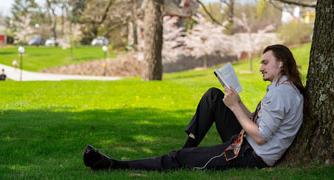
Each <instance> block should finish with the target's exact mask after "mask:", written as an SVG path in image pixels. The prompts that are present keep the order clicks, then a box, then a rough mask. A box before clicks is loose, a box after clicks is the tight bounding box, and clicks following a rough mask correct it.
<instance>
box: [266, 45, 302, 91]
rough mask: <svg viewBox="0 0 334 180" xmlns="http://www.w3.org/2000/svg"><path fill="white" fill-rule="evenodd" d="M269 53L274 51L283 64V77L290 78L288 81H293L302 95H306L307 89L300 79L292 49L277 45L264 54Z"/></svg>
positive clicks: (267, 49)
mask: <svg viewBox="0 0 334 180" xmlns="http://www.w3.org/2000/svg"><path fill="white" fill-rule="evenodd" d="M267 51H272V52H273V55H274V56H275V57H276V59H277V60H278V61H281V62H282V63H283V67H282V69H281V75H286V76H287V77H288V80H289V81H291V82H292V83H293V84H294V85H295V86H296V87H297V89H298V90H299V92H300V93H301V94H302V95H305V88H304V86H303V83H302V80H301V78H300V73H299V71H298V68H297V63H296V60H295V58H294V57H293V54H292V52H291V51H290V49H289V48H288V47H286V46H284V45H281V44H275V45H271V46H267V47H266V48H265V49H264V50H263V54H264V53H266V52H267Z"/></svg>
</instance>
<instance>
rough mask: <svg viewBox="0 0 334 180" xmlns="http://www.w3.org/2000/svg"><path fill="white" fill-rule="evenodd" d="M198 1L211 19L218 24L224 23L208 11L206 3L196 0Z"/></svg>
mask: <svg viewBox="0 0 334 180" xmlns="http://www.w3.org/2000/svg"><path fill="white" fill-rule="evenodd" d="M196 1H197V2H198V3H199V4H200V5H201V6H202V8H203V10H204V12H205V13H206V14H207V15H208V16H209V17H210V19H211V20H212V21H213V22H214V23H216V24H218V25H221V26H222V25H223V24H222V23H220V22H219V21H217V20H216V19H215V18H214V17H213V16H212V15H211V13H210V12H209V11H208V9H206V7H205V5H204V4H203V3H202V2H201V1H200V0H196Z"/></svg>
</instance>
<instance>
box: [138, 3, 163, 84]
mask: <svg viewBox="0 0 334 180" xmlns="http://www.w3.org/2000/svg"><path fill="white" fill-rule="evenodd" d="M162 5H163V1H162V0H148V1H146V8H145V18H144V24H145V31H144V41H145V42H144V44H145V45H144V60H145V64H146V68H145V72H144V75H143V79H145V80H162V62H161V59H162V58H161V52H162V32H163V28H162V11H161V8H162Z"/></svg>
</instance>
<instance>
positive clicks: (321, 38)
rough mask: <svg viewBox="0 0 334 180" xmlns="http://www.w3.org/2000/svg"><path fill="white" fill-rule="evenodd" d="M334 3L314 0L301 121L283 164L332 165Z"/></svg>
mask: <svg viewBox="0 0 334 180" xmlns="http://www.w3.org/2000/svg"><path fill="white" fill-rule="evenodd" d="M333 47H334V1H333V0H331V1H328V0H318V3H317V6H316V19H315V24H314V32H313V39H312V47H311V55H310V64H309V69H308V74H307V82H306V93H307V97H305V100H307V102H306V103H305V108H304V110H305V112H304V122H303V125H302V128H301V131H300V132H299V135H298V136H297V139H296V141H295V142H294V144H293V146H292V147H291V148H290V149H289V151H288V152H287V154H286V156H285V159H283V162H284V163H287V164H295V163H305V162H310V161H312V162H318V163H320V164H333V163H334V73H333V72H334V48H333Z"/></svg>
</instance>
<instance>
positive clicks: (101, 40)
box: [91, 36, 109, 46]
mask: <svg viewBox="0 0 334 180" xmlns="http://www.w3.org/2000/svg"><path fill="white" fill-rule="evenodd" d="M91 44H92V45H93V46H106V45H108V44H109V40H108V39H107V38H105V37H102V36H99V37H97V38H94V39H93V41H92V43H91Z"/></svg>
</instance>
